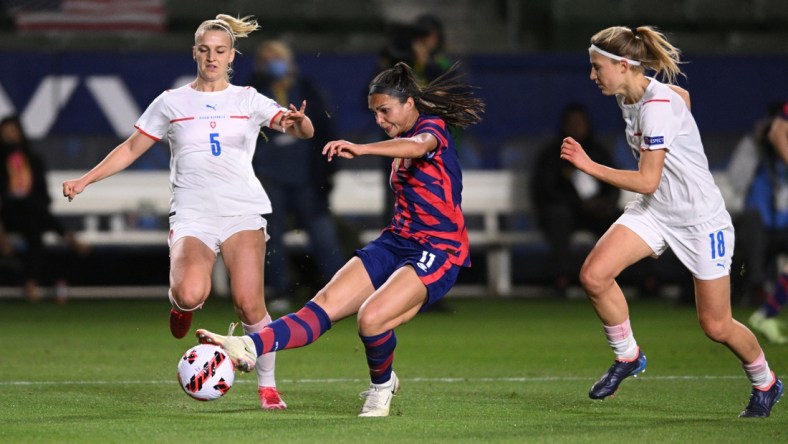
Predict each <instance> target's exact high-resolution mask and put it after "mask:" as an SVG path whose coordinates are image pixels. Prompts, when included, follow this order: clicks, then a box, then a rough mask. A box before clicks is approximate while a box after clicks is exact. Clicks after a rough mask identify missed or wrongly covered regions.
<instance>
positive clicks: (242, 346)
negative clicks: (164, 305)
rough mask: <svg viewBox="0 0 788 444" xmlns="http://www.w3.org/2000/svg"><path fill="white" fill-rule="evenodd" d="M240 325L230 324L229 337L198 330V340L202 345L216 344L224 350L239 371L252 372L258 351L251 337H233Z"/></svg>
mask: <svg viewBox="0 0 788 444" xmlns="http://www.w3.org/2000/svg"><path fill="white" fill-rule="evenodd" d="M237 325H238V324H236V323H235V322H233V323H231V324H230V330H229V331H228V332H227V336H222V335H217V334H216V333H211V332H209V331H208V330H203V329H199V330H197V333H196V335H197V340H198V341H199V342H200V343H201V344H215V345H218V346H219V347H221V348H222V349H224V351H225V352H226V353H227V356H229V357H230V360H231V361H233V365H235V368H236V369H237V370H240V371H242V372H250V371H252V369H253V368H254V365H255V363H256V361H257V351H256V349H255V346H254V342H253V341H252V338H250V337H249V336H233V331H235V327H236V326H237Z"/></svg>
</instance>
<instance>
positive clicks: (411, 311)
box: [358, 266, 427, 336]
mask: <svg viewBox="0 0 788 444" xmlns="http://www.w3.org/2000/svg"><path fill="white" fill-rule="evenodd" d="M426 300H427V287H426V286H425V285H424V283H423V282H422V281H421V279H419V275H418V274H417V273H416V271H415V270H414V269H413V267H411V266H405V267H402V268H400V269H398V270H397V271H395V272H394V274H392V275H391V277H390V278H389V279H388V280H387V281H386V282H385V283H384V284H383V285H381V286H380V288H378V289H377V291H375V293H373V294H372V296H371V297H369V298H368V299H367V300H366V301H365V302H364V304H362V306H361V309H360V310H359V313H358V327H359V332H360V333H361V334H363V335H364V336H374V335H377V334H381V333H384V332H386V331H388V330H391V329H393V328H395V327H397V326H400V325H402V324H404V323H406V322H408V321H409V320H411V319H413V317H414V316H416V314H418V312H419V309H421V307H422V305H424V302H426Z"/></svg>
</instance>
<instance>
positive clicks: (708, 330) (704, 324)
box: [700, 317, 733, 343]
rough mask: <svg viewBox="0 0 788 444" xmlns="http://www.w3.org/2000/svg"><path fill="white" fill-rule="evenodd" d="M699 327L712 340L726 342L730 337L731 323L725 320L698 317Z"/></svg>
mask: <svg viewBox="0 0 788 444" xmlns="http://www.w3.org/2000/svg"><path fill="white" fill-rule="evenodd" d="M700 327H701V328H702V329H703V333H705V334H706V336H707V337H708V338H709V339H711V340H712V341H714V342H720V343H726V342H728V338H729V337H730V334H731V330H732V327H733V324H732V323H731V322H727V321H719V320H714V319H704V318H703V317H701V319H700Z"/></svg>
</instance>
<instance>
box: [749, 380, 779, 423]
mask: <svg viewBox="0 0 788 444" xmlns="http://www.w3.org/2000/svg"><path fill="white" fill-rule="evenodd" d="M772 375H774V373H772ZM782 395H783V383H782V381H780V380H779V379H777V376H775V377H774V384H772V386H771V387H769V389H768V390H759V389H757V388H755V387H753V388H752V394H751V395H750V403H749V404H747V407H746V408H745V409H744V411H743V412H741V413H740V414H739V418H768V417H769V414H770V413H771V412H772V407H774V405H775V404H777V402H778V401H779V400H780V397H781V396H782Z"/></svg>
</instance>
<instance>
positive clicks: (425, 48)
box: [379, 14, 454, 85]
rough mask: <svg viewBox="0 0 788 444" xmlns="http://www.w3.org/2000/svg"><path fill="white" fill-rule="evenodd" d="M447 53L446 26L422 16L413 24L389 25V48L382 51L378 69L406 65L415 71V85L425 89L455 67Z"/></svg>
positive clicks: (387, 43)
mask: <svg viewBox="0 0 788 444" xmlns="http://www.w3.org/2000/svg"><path fill="white" fill-rule="evenodd" d="M445 50H446V37H445V35H444V32H443V23H442V22H441V20H440V19H439V18H437V17H435V16H434V15H431V14H422V15H420V16H418V17H417V18H416V19H415V20H414V21H413V22H410V23H390V24H389V25H388V30H387V36H386V45H385V46H384V47H383V48H382V49H381V51H380V58H379V69H380V70H381V71H382V70H385V69H389V68H391V67H393V66H394V65H396V64H397V63H398V62H405V63H407V64H408V65H409V66H410V67H411V68H412V69H413V74H414V75H415V76H416V81H417V82H419V84H421V85H426V84H428V83H429V82H431V81H433V80H435V79H436V78H438V77H440V76H441V75H442V74H444V73H445V72H447V71H448V70H449V68H451V67H452V65H453V64H454V61H453V60H451V59H450V58H449V57H448V56H447V55H446V54H445Z"/></svg>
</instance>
